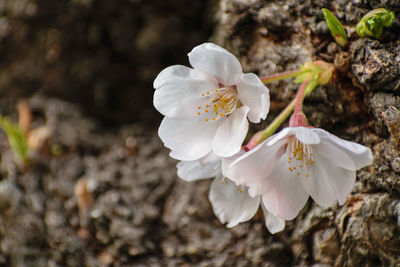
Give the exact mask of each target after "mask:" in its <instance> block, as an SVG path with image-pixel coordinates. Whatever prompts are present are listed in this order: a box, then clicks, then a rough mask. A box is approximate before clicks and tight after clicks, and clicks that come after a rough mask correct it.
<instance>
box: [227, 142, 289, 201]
mask: <svg viewBox="0 0 400 267" xmlns="http://www.w3.org/2000/svg"><path fill="white" fill-rule="evenodd" d="M286 143H287V140H286V139H281V140H279V141H278V142H275V143H274V144H272V145H268V139H267V140H266V141H264V142H263V143H261V144H259V145H258V146H256V147H255V148H253V149H252V150H250V151H248V152H246V153H245V154H243V155H241V156H239V157H238V158H237V159H235V160H233V162H229V163H230V164H229V165H228V164H227V163H226V162H225V160H224V162H223V167H222V172H223V174H224V175H225V176H226V177H228V178H229V179H231V180H233V181H234V182H236V183H237V184H242V185H246V186H249V187H250V189H249V193H250V194H251V195H253V196H254V195H255V194H261V193H262V192H263V191H265V190H267V189H266V188H264V187H265V186H267V185H265V183H264V180H263V179H264V178H265V177H266V176H268V175H269V174H270V173H271V172H272V170H273V169H274V167H275V165H276V164H277V163H278V161H279V159H280V158H281V156H282V154H283V153H285V145H286Z"/></svg>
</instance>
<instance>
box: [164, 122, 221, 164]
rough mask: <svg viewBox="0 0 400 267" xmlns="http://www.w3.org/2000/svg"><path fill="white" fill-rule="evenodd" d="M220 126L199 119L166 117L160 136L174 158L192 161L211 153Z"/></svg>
mask: <svg viewBox="0 0 400 267" xmlns="http://www.w3.org/2000/svg"><path fill="white" fill-rule="evenodd" d="M218 126H219V123H218V122H205V121H202V120H199V119H197V118H169V117H165V118H164V119H163V120H162V122H161V125H160V128H159V129H158V135H159V136H160V139H161V140H162V141H163V142H164V145H165V146H166V147H168V148H169V149H171V150H172V151H171V153H170V156H171V157H172V158H174V159H178V160H185V161H191V160H196V159H199V158H201V157H203V156H205V155H207V154H208V153H210V152H211V143H212V140H213V138H214V135H215V132H216V131H217V128H218Z"/></svg>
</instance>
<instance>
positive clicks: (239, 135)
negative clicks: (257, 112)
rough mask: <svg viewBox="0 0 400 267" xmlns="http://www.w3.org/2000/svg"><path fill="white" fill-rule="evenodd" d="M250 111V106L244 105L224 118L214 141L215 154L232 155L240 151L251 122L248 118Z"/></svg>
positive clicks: (221, 155)
mask: <svg viewBox="0 0 400 267" xmlns="http://www.w3.org/2000/svg"><path fill="white" fill-rule="evenodd" d="M248 112H249V108H248V107H247V106H243V107H240V108H238V109H236V110H235V111H234V112H232V113H231V114H230V115H229V117H228V118H226V119H224V121H223V122H222V123H221V125H220V126H219V128H218V130H217V133H216V134H215V137H214V140H213V142H212V148H213V151H214V153H215V154H217V155H218V156H220V157H230V156H233V155H234V154H236V153H238V152H239V151H240V149H241V147H242V143H243V140H244V138H245V137H246V134H247V131H248V129H249V122H248V121H247V118H246V116H247V113H248ZM220 120H222V119H220Z"/></svg>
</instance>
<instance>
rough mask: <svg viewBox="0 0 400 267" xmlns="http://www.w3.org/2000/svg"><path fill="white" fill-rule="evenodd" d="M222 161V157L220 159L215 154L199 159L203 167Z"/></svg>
mask: <svg viewBox="0 0 400 267" xmlns="http://www.w3.org/2000/svg"><path fill="white" fill-rule="evenodd" d="M221 160H222V159H221V157H218V156H217V155H216V154H215V153H214V152H210V153H208V154H207V155H205V156H204V157H202V158H201V159H199V162H200V164H201V165H205V164H208V163H212V162H220V161H221ZM220 163H221V162H220Z"/></svg>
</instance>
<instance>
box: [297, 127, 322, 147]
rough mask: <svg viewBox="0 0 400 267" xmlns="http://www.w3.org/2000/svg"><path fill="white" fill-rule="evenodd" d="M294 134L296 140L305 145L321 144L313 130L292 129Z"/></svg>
mask: <svg viewBox="0 0 400 267" xmlns="http://www.w3.org/2000/svg"><path fill="white" fill-rule="evenodd" d="M292 129H293V130H294V132H295V134H296V138H297V139H298V140H299V141H300V142H302V143H303V144H305V145H314V144H319V143H320V142H321V140H320V138H319V136H318V134H317V133H315V132H314V129H309V128H305V127H296V128H292Z"/></svg>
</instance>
